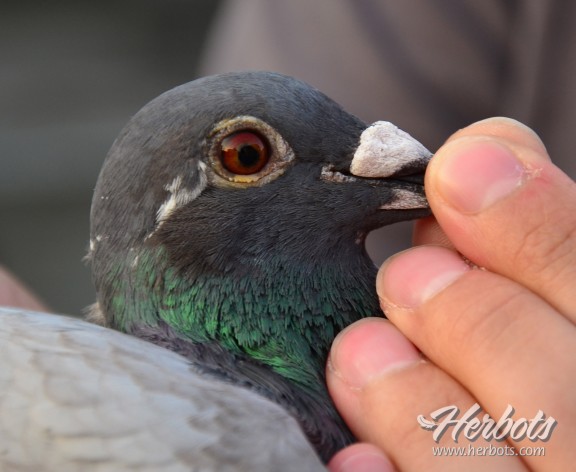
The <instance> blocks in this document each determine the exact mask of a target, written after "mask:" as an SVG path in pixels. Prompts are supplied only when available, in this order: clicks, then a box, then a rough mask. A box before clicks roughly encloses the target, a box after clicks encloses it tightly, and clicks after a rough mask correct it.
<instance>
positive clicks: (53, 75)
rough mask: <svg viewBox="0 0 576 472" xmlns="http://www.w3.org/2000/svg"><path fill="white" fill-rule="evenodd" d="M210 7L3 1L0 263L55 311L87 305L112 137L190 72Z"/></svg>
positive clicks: (209, 2)
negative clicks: (98, 200)
mask: <svg viewBox="0 0 576 472" xmlns="http://www.w3.org/2000/svg"><path fill="white" fill-rule="evenodd" d="M218 5H219V2H218V1H215V0H194V1H188V0H161V1H160V0H132V1H127V0H118V1H116V0H115V1H113V0H100V1H98V2H85V1H73V0H51V1H49V2H39V1H32V0H18V1H10V0H4V1H3V2H2V6H1V7H0V38H1V39H0V263H1V264H3V265H5V266H6V267H8V268H9V269H10V270H11V271H12V272H13V273H15V274H16V275H17V276H18V277H19V278H20V279H21V280H23V281H24V282H25V283H26V284H27V285H28V286H29V287H30V288H31V289H32V290H33V291H34V292H36V293H37V294H38V295H39V296H40V297H41V298H42V299H43V300H44V301H45V302H46V303H47V304H48V306H49V307H50V308H51V309H52V310H54V311H57V312H62V313H69V314H80V311H81V309H82V308H83V307H85V306H86V305H88V304H90V303H93V302H94V290H93V288H92V283H91V279H90V271H89V268H88V267H87V266H86V265H85V264H84V263H83V262H82V258H83V257H84V255H85V254H86V251H87V248H88V239H89V213H90V201H91V198H92V190H93V188H94V184H95V182H96V178H97V176H98V172H99V169H100V166H101V164H102V161H103V159H104V157H105V156H106V153H107V152H108V149H109V148H110V146H111V144H112V142H113V141H114V139H115V137H116V135H117V134H118V133H119V131H120V129H121V128H122V127H123V126H124V124H125V123H126V122H127V121H128V119H129V118H130V116H131V115H133V114H134V113H135V112H136V111H138V109H139V108H140V107H142V106H143V105H144V104H145V103H146V102H148V101H149V100H151V99H152V98H154V97H155V96H157V95H159V94H160V93H162V92H164V91H165V90H168V89H170V88H172V87H174V86H176V85H179V84H182V83H184V82H188V81H190V80H192V79H193V78H195V77H196V76H197V74H198V72H197V69H198V61H199V58H200V52H201V50H202V47H203V44H204V40H205V37H206V33H207V30H208V27H209V26H210V24H211V21H212V18H213V17H214V14H215V12H216V9H217V7H218Z"/></svg>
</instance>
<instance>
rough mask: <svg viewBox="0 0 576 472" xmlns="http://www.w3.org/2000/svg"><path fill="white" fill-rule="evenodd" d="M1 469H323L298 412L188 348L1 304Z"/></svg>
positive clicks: (100, 471) (97, 471) (61, 471)
mask: <svg viewBox="0 0 576 472" xmlns="http://www.w3.org/2000/svg"><path fill="white" fill-rule="evenodd" d="M0 470H2V471H27V472H28V471H30V472H32V471H34V472H36V471H45V472H51V471H54V472H56V471H58V472H74V471H82V472H112V471H113V472H122V471H139V472H147V471H150V472H151V471H155V472H157V471H162V472H177V471H178V472H179V471H219V472H226V471H298V472H299V471H316V470H318V471H321V470H325V469H324V467H323V465H322V464H321V462H320V461H319V459H318V458H317V456H316V454H315V452H314V451H313V449H312V447H311V446H310V445H309V443H308V441H307V440H306V438H305V436H304V435H303V433H302V432H301V430H300V428H299V426H298V424H297V423H296V421H295V420H294V419H293V418H292V417H291V416H289V415H288V414H287V413H286V412H285V411H284V410H283V409H281V408H280V407H279V406H277V405H276V404H274V403H272V402H270V401H268V400H266V399H264V398H262V397H260V396H259V395H257V394H255V393H253V392H250V391H248V390H245V389H242V388H239V387H234V386H232V385H228V384H225V383H220V382H217V381H213V380H209V379H205V378H202V377H201V376H200V375H198V374H196V373H194V372H193V371H192V370H191V368H190V366H189V364H188V362H187V360H186V359H184V358H183V357H181V356H179V355H177V354H175V353H173V352H170V351H167V350H165V349H162V348H159V347H157V346H154V345H152V344H149V343H146V342H144V341H141V340H139V339H136V338H133V337H130V336H126V335H123V334H121V333H118V332H115V331H112V330H109V329H106V328H102V327H99V326H96V325H92V324H89V323H86V322H83V321H80V320H76V319H72V318H66V317H62V316H57V315H48V314H44V313H31V312H25V311H22V310H12V309H4V308H2V309H0Z"/></svg>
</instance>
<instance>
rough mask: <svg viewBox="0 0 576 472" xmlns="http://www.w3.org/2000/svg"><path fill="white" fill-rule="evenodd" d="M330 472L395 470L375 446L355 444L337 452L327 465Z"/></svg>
mask: <svg viewBox="0 0 576 472" xmlns="http://www.w3.org/2000/svg"><path fill="white" fill-rule="evenodd" d="M328 470H329V471H330V472H394V471H395V470H396V469H395V468H394V466H393V465H392V463H391V462H390V460H389V459H388V458H387V457H386V455H385V454H384V453H383V452H382V451H381V450H380V449H379V448H377V447H376V446H374V445H372V444H367V443H357V444H353V445H352V446H348V447H347V448H345V449H342V450H341V451H339V452H338V453H337V454H336V455H335V456H334V457H333V458H332V459H331V460H330V462H329V463H328Z"/></svg>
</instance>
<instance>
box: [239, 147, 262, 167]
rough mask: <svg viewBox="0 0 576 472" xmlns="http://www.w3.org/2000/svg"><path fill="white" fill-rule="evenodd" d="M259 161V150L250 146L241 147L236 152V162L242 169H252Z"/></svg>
mask: <svg viewBox="0 0 576 472" xmlns="http://www.w3.org/2000/svg"><path fill="white" fill-rule="evenodd" d="M258 159H260V150H259V149H256V147H254V146H252V145H246V146H242V147H241V148H240V149H239V150H238V160H239V161H240V163H241V164H242V165H243V166H244V167H252V166H254V165H255V164H257V163H258Z"/></svg>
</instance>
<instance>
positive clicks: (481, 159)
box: [434, 138, 524, 213]
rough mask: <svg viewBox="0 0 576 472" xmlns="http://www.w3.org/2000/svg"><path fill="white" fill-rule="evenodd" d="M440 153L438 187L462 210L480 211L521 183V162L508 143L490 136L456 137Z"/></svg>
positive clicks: (437, 168)
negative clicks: (496, 140) (504, 143)
mask: <svg viewBox="0 0 576 472" xmlns="http://www.w3.org/2000/svg"><path fill="white" fill-rule="evenodd" d="M440 153H441V154H440V156H441V157H440V159H439V160H438V161H437V164H436V166H435V172H434V175H435V176H436V178H437V179H438V180H436V182H437V184H436V188H437V189H438V193H439V194H440V195H441V196H442V198H443V199H444V200H445V201H446V202H447V203H449V204H450V205H452V206H453V207H455V208H456V209H457V210H459V211H460V212H462V213H478V212H480V211H482V210H484V209H486V208H488V207H489V206H491V205H493V204H494V203H496V202H497V201H499V200H501V199H502V198H504V197H506V196H507V195H509V194H510V193H512V192H513V191H514V190H515V189H517V188H518V187H520V186H521V185H522V182H523V175H524V167H523V166H522V164H521V162H520V161H519V160H518V159H517V158H516V156H515V155H514V154H513V153H512V151H511V150H510V149H508V148H507V147H506V146H504V145H502V144H499V143H497V142H495V141H493V140H489V139H488V138H486V139H478V138H461V139H457V140H455V141H453V142H451V143H450V144H448V145H447V146H446V147H445V148H444V150H442V151H440Z"/></svg>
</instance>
